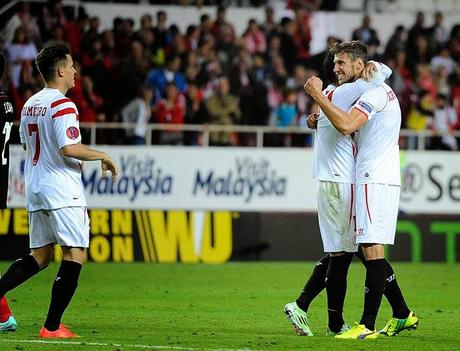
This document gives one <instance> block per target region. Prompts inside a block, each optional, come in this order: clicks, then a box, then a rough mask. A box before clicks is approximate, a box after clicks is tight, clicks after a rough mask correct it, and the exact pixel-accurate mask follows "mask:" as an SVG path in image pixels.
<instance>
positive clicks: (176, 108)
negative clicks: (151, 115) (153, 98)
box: [155, 82, 186, 144]
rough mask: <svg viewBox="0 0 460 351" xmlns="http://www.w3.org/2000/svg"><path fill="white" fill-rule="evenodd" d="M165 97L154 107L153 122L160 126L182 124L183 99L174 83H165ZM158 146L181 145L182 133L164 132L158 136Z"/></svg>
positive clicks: (183, 112) (183, 115)
mask: <svg viewBox="0 0 460 351" xmlns="http://www.w3.org/2000/svg"><path fill="white" fill-rule="evenodd" d="M165 92H166V97H165V98H163V99H160V100H159V101H158V102H157V104H156V106H155V120H156V122H157V123H162V124H184V122H185V111H186V109H185V106H186V104H185V97H184V96H183V95H182V94H181V93H180V92H179V89H177V87H176V85H175V84H174V83H171V82H170V83H167V84H166V88H165ZM160 144H183V135H182V132H180V131H179V132H178V131H174V130H171V131H164V132H162V133H161V134H160Z"/></svg>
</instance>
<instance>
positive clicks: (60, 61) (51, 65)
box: [35, 43, 70, 82]
mask: <svg viewBox="0 0 460 351" xmlns="http://www.w3.org/2000/svg"><path fill="white" fill-rule="evenodd" d="M67 55H70V48H69V47H68V46H67V45H66V44H60V43H59V44H53V45H50V46H48V47H45V48H43V49H42V50H41V51H40V52H39V53H38V56H37V59H36V60H35V62H36V64H37V68H38V70H39V71H40V74H41V75H42V76H43V79H44V80H45V82H49V81H52V80H53V79H54V78H55V77H56V69H57V68H58V67H62V66H65V65H66V63H67Z"/></svg>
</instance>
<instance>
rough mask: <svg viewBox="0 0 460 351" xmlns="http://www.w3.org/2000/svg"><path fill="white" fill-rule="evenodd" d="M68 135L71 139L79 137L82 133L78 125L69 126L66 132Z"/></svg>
mask: <svg viewBox="0 0 460 351" xmlns="http://www.w3.org/2000/svg"><path fill="white" fill-rule="evenodd" d="M65 133H66V134H67V137H68V138H70V139H77V138H78V137H79V135H80V132H79V131H78V128H77V127H69V128H67V130H66V132H65Z"/></svg>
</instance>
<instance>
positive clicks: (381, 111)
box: [353, 84, 401, 185]
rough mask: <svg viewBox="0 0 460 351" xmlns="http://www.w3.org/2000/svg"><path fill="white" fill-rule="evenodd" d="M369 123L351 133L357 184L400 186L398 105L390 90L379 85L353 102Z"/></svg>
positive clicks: (399, 115) (399, 119)
mask: <svg viewBox="0 0 460 351" xmlns="http://www.w3.org/2000/svg"><path fill="white" fill-rule="evenodd" d="M353 108H357V109H358V110H359V111H361V112H362V113H364V114H365V115H366V117H367V118H368V122H366V123H365V124H364V126H362V127H361V128H360V129H359V131H358V132H356V133H355V135H354V140H355V141H356V145H357V149H358V153H357V156H356V184H368V183H379V184H392V185H400V184H401V177H400V164H399V145H398V142H399V131H400V128H401V108H400V106H399V101H398V98H397V97H396V94H395V93H394V92H393V90H392V89H391V88H390V87H389V86H388V85H387V84H382V85H381V86H380V87H378V88H374V89H372V90H370V91H368V92H367V93H364V94H363V95H362V96H361V97H360V98H359V100H358V101H357V102H356V103H355V104H354V106H353Z"/></svg>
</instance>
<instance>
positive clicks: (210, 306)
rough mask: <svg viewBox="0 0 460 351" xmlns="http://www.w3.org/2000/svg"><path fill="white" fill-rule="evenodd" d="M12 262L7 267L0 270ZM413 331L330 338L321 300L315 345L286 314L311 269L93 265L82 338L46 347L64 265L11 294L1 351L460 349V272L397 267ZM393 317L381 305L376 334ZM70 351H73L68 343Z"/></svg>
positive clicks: (72, 320)
mask: <svg viewBox="0 0 460 351" xmlns="http://www.w3.org/2000/svg"><path fill="white" fill-rule="evenodd" d="M7 265H8V263H5V262H3V263H2V264H1V265H0V268H1V270H2V271H4V270H5V269H6V267H7ZM394 267H395V270H396V273H397V277H398V280H399V282H400V285H401V287H402V288H403V291H404V293H405V296H406V299H407V301H408V303H409V306H410V307H411V308H412V309H413V310H414V311H415V312H417V314H418V315H419V317H420V320H421V322H420V326H419V328H418V329H417V330H416V331H410V332H403V333H402V334H400V335H399V336H397V337H391V338H381V339H377V340H351V341H348V340H347V341H343V340H335V339H334V338H330V337H325V336H323V334H324V331H325V328H326V323H327V318H326V315H327V313H326V301H325V300H326V299H325V293H324V292H323V293H322V294H321V295H320V296H319V297H318V298H317V300H316V301H314V302H313V304H312V306H311V308H310V313H309V315H310V321H311V325H312V329H313V332H314V333H315V334H316V335H315V336H314V337H311V338H308V337H298V336H296V335H294V334H293V333H292V331H291V326H290V324H289V323H288V321H287V319H286V317H285V316H284V314H283V312H282V310H283V306H284V304H285V303H287V302H290V301H292V300H294V299H295V298H296V297H297V294H298V292H299V290H300V289H301V288H302V287H303V284H304V281H305V278H306V277H307V276H309V274H310V272H311V269H312V268H313V263H311V262H307V263H284V262H274V263H228V264H224V265H202V264H198V265H185V264H169V265H168V264H100V265H98V264H87V265H86V266H85V267H84V270H83V272H82V276H81V279H80V285H79V288H78V290H77V294H76V296H75V297H74V300H73V302H72V304H71V306H70V308H69V309H68V311H67V312H66V314H65V315H64V323H65V324H67V325H70V326H71V327H72V330H73V331H74V332H76V333H78V334H80V335H81V336H82V337H81V338H79V339H74V340H72V341H58V342H57V343H55V342H54V341H50V343H46V344H39V343H37V342H38V341H40V340H39V339H38V338H37V333H38V331H39V328H40V327H41V325H42V323H43V321H44V318H45V316H46V311H47V308H48V303H49V292H50V288H51V284H52V280H53V277H54V274H55V272H56V270H57V265H56V264H54V265H52V266H51V267H49V268H48V269H47V270H46V271H44V272H42V273H40V274H39V275H38V276H36V277H34V278H32V279H31V280H30V281H28V282H26V283H25V284H23V285H22V286H20V287H18V288H17V289H16V290H14V291H13V292H10V293H9V294H8V298H9V299H10V301H11V306H12V308H13V309H14V312H15V315H16V317H17V319H18V321H19V329H18V331H17V332H15V333H8V334H0V351H10V350H15V351H17V350H24V351H31V350H33V351H58V350H59V351H83V350H84V351H86V350H88V351H99V350H104V351H106V350H110V351H127V350H243V349H248V350H315V351H322V350H324V351H326V350H327V351H335V350H338V351H339V350H340V351H342V350H353V351H368V350H369V351H371V350H372V351H375V350H385V351H386V350H388V351H389V350H401V351H406V350H407V351H409V350H416V351H423V350H430V351H443V350H446V351H447V350H460V337H459V333H460V317H459V312H460V291H459V287H460V278H459V277H460V265H447V264H411V263H399V264H394ZM348 281H349V283H348V293H347V299H346V303H345V317H346V320H347V322H348V323H352V322H353V321H355V320H357V319H359V317H360V315H361V308H362V300H363V295H362V292H363V284H364V270H363V268H362V266H361V264H360V263H357V262H354V263H353V264H352V267H351V270H350V275H349V280H348ZM389 317H390V309H389V306H388V304H387V302H386V301H383V303H382V308H381V310H380V313H379V317H378V323H377V326H378V327H381V326H383V324H384V323H385V322H386V320H387V318H389ZM69 342H72V344H69Z"/></svg>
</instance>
